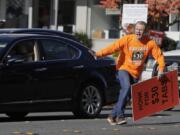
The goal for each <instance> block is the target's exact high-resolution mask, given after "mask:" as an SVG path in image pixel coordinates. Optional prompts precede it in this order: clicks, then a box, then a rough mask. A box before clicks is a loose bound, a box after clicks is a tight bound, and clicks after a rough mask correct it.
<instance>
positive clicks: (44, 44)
mask: <svg viewBox="0 0 180 135" xmlns="http://www.w3.org/2000/svg"><path fill="white" fill-rule="evenodd" d="M38 42H39V44H40V45H41V47H40V48H41V49H42V54H43V61H44V62H45V63H46V65H44V67H42V68H39V69H36V70H35V73H34V76H35V77H34V78H36V79H37V80H38V85H37V87H36V90H37V91H36V96H37V100H38V101H40V102H46V101H52V102H53V101H54V102H62V101H63V102H64V101H67V102H68V101H71V99H72V95H73V92H74V91H75V89H77V87H78V84H79V81H80V80H79V79H78V78H79V76H78V71H79V70H81V69H82V68H83V65H82V64H81V61H80V59H79V56H80V50H79V49H77V48H74V47H72V46H71V45H69V44H67V43H65V42H62V41H59V40H53V39H39V41H38Z"/></svg>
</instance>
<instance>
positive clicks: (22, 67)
mask: <svg viewBox="0 0 180 135" xmlns="http://www.w3.org/2000/svg"><path fill="white" fill-rule="evenodd" d="M34 43H35V41H34V40H22V41H17V42H16V43H14V44H13V45H12V48H10V49H9V50H8V52H7V53H6V55H5V56H4V60H3V63H4V64H3V65H2V66H1V69H0V70H1V71H0V72H1V73H0V86H1V94H0V100H1V103H8V104H21V103H30V101H32V99H33V96H34V95H33V87H32V85H31V81H32V75H31V73H32V70H33V68H34V61H33V57H34V56H33V55H34V53H33V45H34ZM25 49H27V50H25ZM26 51H27V52H26ZM28 51H29V52H28Z"/></svg>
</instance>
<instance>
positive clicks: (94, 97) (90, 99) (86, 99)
mask: <svg viewBox="0 0 180 135" xmlns="http://www.w3.org/2000/svg"><path fill="white" fill-rule="evenodd" d="M81 103H82V106H83V109H84V111H85V112H86V113H87V114H90V115H93V114H96V113H97V112H98V111H99V107H100V106H101V96H100V93H99V91H98V89H97V88H96V87H94V86H88V87H86V88H85V90H84V92H83V94H82V101H81Z"/></svg>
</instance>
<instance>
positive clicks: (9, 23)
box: [4, 0, 28, 28]
mask: <svg viewBox="0 0 180 135" xmlns="http://www.w3.org/2000/svg"><path fill="white" fill-rule="evenodd" d="M24 2H25V1H24V0H7V2H6V7H7V8H6V21H5V25H4V27H5V28H26V27H28V15H25V13H24V7H25V5H24V4H25V3H24Z"/></svg>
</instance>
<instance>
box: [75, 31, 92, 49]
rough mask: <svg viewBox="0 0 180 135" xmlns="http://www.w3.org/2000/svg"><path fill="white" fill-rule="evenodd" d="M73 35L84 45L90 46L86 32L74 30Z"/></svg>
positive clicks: (90, 41) (90, 42)
mask: <svg viewBox="0 0 180 135" xmlns="http://www.w3.org/2000/svg"><path fill="white" fill-rule="evenodd" d="M74 35H75V37H76V38H77V39H78V40H79V41H80V42H81V43H82V44H83V45H85V46H86V47H88V48H90V49H91V48H92V46H93V45H92V40H91V39H89V38H88V36H87V34H86V33H83V32H75V33H74Z"/></svg>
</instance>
